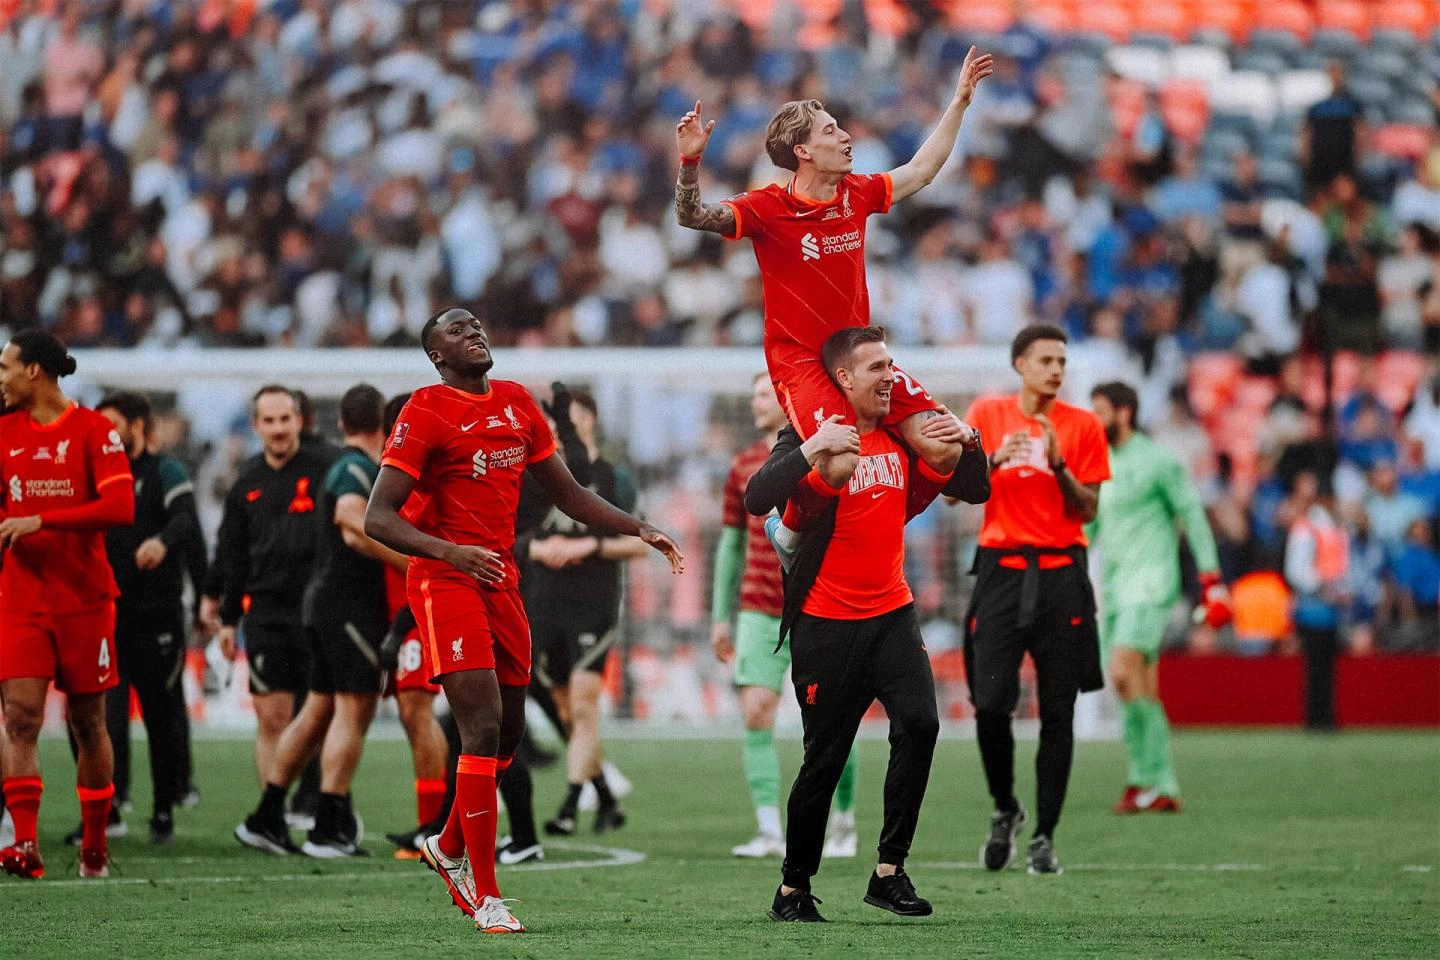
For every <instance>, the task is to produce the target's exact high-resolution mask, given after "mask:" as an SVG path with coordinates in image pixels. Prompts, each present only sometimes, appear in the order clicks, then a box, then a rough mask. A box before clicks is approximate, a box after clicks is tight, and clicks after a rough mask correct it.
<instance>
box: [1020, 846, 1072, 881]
mask: <svg viewBox="0 0 1440 960" xmlns="http://www.w3.org/2000/svg"><path fill="white" fill-rule="evenodd" d="M1029 857H1030V869H1029V873H1031V874H1033V875H1034V876H1037V877H1038V876H1043V875H1047V874H1048V875H1050V876H1055V877H1058V876H1060V874H1062V873H1064V872H1065V871H1064V870H1062V869H1061V868H1060V861H1059V859H1058V858H1056V856H1055V844H1054V843H1052V842H1051V841H1050V838H1049V837H1046V836H1037V837H1035V838H1034V839H1032V840H1031V841H1030V850H1029Z"/></svg>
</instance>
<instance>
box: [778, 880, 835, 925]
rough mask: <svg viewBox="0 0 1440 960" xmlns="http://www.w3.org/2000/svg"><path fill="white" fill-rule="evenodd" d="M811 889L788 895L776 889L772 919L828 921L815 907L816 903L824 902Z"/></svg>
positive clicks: (786, 921) (803, 921)
mask: <svg viewBox="0 0 1440 960" xmlns="http://www.w3.org/2000/svg"><path fill="white" fill-rule="evenodd" d="M824 902H825V901H823V900H821V899H820V898H819V897H817V896H815V894H813V893H811V892H810V891H809V890H796V891H795V892H794V893H792V894H790V895H789V896H786V895H785V894H783V893H781V892H780V889H779V888H778V887H777V888H776V889H775V902H774V903H772V904H770V919H771V920H779V921H780V922H782V923H828V922H829V921H828V920H826V919H825V918H824V917H822V916H820V911H819V910H816V909H815V904H817V903H824Z"/></svg>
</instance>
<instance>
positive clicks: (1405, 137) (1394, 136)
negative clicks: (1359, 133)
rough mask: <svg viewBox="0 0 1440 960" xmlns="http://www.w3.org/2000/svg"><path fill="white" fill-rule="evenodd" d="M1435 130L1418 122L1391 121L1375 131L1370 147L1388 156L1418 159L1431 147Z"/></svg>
mask: <svg viewBox="0 0 1440 960" xmlns="http://www.w3.org/2000/svg"><path fill="white" fill-rule="evenodd" d="M1432 136H1433V131H1432V130H1431V129H1430V128H1429V127H1424V126H1421V125H1420V124H1418V123H1389V124H1386V125H1385V126H1383V127H1381V128H1379V129H1378V130H1376V131H1375V134H1374V137H1373V138H1372V139H1371V141H1370V149H1371V150H1372V151H1374V152H1375V153H1378V154H1381V155H1383V156H1387V157H1399V158H1403V159H1406V160H1416V159H1419V158H1420V157H1423V156H1424V155H1425V154H1426V152H1427V151H1428V150H1429V149H1430V140H1431V137H1432Z"/></svg>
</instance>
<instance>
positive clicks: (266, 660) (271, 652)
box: [240, 612, 310, 694]
mask: <svg viewBox="0 0 1440 960" xmlns="http://www.w3.org/2000/svg"><path fill="white" fill-rule="evenodd" d="M240 630H241V633H242V634H243V636H244V639H245V656H246V659H247V661H248V663H249V667H250V693H251V694H264V693H303V692H304V691H305V690H306V689H307V685H308V682H309V678H310V645H309V644H308V643H307V642H306V640H305V631H304V630H303V629H301V627H300V616H299V613H298V612H297V613H295V614H293V615H291V616H288V617H284V618H280V617H273V618H272V617H256V616H255V615H254V614H249V615H247V616H246V617H245V619H244V620H243V621H241V624H240Z"/></svg>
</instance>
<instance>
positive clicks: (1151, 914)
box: [0, 732, 1440, 960]
mask: <svg viewBox="0 0 1440 960" xmlns="http://www.w3.org/2000/svg"><path fill="white" fill-rule="evenodd" d="M787 739H793V738H787ZM1175 748H1176V752H1177V755H1178V762H1179V765H1180V771H1181V776H1182V781H1183V783H1184V786H1185V797H1186V801H1187V803H1188V808H1187V810H1186V812H1185V813H1183V814H1181V815H1179V816H1161V815H1149V816H1139V817H1130V818H1118V817H1115V816H1113V815H1111V814H1110V813H1109V812H1108V810H1109V806H1110V804H1111V803H1112V802H1113V801H1114V799H1115V795H1116V794H1117V793H1118V792H1119V787H1120V779H1121V777H1122V775H1123V760H1122V751H1121V748H1120V747H1119V745H1118V744H1081V745H1080V747H1079V749H1078V753H1077V757H1076V763H1075V775H1074V778H1073V780H1072V782H1071V789H1070V797H1069V801H1068V804H1067V809H1066V816H1065V819H1064V821H1063V822H1062V824H1061V827H1060V830H1059V832H1058V834H1057V837H1056V839H1057V848H1058V851H1059V854H1060V857H1061V861H1062V863H1063V864H1064V865H1065V867H1066V872H1065V875H1064V876H1062V877H1058V878H1051V877H1045V878H1039V877H1031V876H1027V875H1026V874H1025V872H1024V871H1023V870H1020V869H1014V868H1012V869H1011V870H1009V871H1007V872H1005V873H1003V874H999V875H996V874H988V873H985V872H984V871H982V870H979V869H977V868H976V866H975V860H976V851H977V849H978V847H979V844H980V841H981V838H982V836H983V834H984V832H985V824H986V818H987V815H988V811H989V804H988V800H987V798H986V797H985V796H984V787H983V779H982V776H981V772H980V764H979V759H978V756H977V754H976V750H975V745H974V743H973V742H972V741H970V740H965V739H946V740H944V741H942V743H941V745H940V749H939V751H938V754H937V759H936V765H935V770H934V773H933V776H932V778H931V781H930V790H929V795H928V799H927V801H926V806H925V811H924V814H923V816H922V819H921V824H920V832H919V835H918V837H917V838H916V843H915V850H914V854H913V857H912V860H911V864H910V872H911V874H912V876H914V878H915V880H916V883H917V885H918V887H919V889H920V892H921V893H922V894H924V895H925V896H927V897H929V898H930V899H931V900H932V901H933V902H934V904H935V908H936V913H935V915H934V916H933V917H930V918H925V919H919V920H914V919H910V920H907V919H901V918H897V917H893V916H891V915H890V914H888V913H884V912H882V911H879V910H876V909H874V908H872V907H868V906H866V905H864V904H863V903H861V900H860V898H861V896H862V895H863V893H864V888H865V877H866V875H867V872H868V869H869V867H870V863H869V861H868V860H867V859H865V858H864V857H862V858H860V859H858V860H853V861H837V862H831V863H828V864H826V866H825V867H824V869H823V870H822V871H821V873H820V875H819V876H818V877H817V878H816V883H815V891H816V893H817V894H818V895H819V896H820V897H821V898H822V899H823V900H824V901H825V903H824V906H823V907H822V908H821V909H822V912H823V913H824V914H825V915H826V916H827V917H829V919H830V920H831V921H832V922H831V923H829V924H827V925H823V926H822V925H797V926H782V925H779V924H775V923H772V922H771V921H770V920H768V919H767V918H766V915H765V911H766V909H767V907H768V906H769V900H770V897H771V894H772V893H773V891H774V888H775V885H776V883H777V880H778V875H779V873H778V864H777V863H775V862H766V863H748V862H737V861H735V860H732V859H731V858H730V857H729V856H728V855H727V854H728V850H729V847H730V846H731V845H732V844H734V843H738V842H740V841H742V840H745V839H748V837H749V835H750V833H751V831H752V826H753V821H752V818H751V815H750V812H749V804H748V801H747V799H746V797H745V792H744V783H743V779H742V777H741V773H740V760H739V749H740V748H739V743H738V742H737V741H735V740H729V741H724V740H715V741H710V740H701V741H654V740H639V739H626V740H619V741H617V742H615V743H613V744H612V745H611V748H610V754H611V756H612V757H613V758H614V759H615V760H616V761H617V762H618V763H619V764H620V766H621V767H622V768H623V769H624V770H625V772H626V773H627V774H628V775H629V776H630V777H631V778H632V779H633V780H634V781H635V785H636V787H635V792H634V794H633V795H632V796H631V797H630V798H629V799H628V800H627V802H626V807H627V811H628V813H629V814H630V823H629V824H628V825H627V826H626V827H625V828H624V829H623V830H621V831H620V832H618V833H616V834H611V835H607V836H606V837H604V838H598V840H597V838H595V837H593V836H588V835H587V836H582V837H577V838H576V845H577V846H578V845H580V844H584V845H589V846H592V847H593V846H613V847H622V848H624V849H626V850H632V851H637V852H638V853H641V854H643V855H644V856H645V860H644V862H643V863H639V864H636V865H627V866H603V867H596V868H592V869H551V870H545V871H537V870H527V869H524V868H510V869H508V870H505V869H503V868H502V873H501V883H502V886H503V888H504V890H505V893H506V895H507V896H513V897H519V898H522V899H523V901H524V902H523V903H521V904H518V905H517V906H516V908H515V910H516V913H517V915H518V916H519V917H520V918H521V919H522V920H523V921H524V922H525V923H526V924H527V925H528V926H529V927H530V932H529V933H527V934H525V935H524V936H522V937H488V938H487V937H483V936H481V935H479V934H476V933H475V931H474V929H473V927H471V926H469V925H468V924H467V923H466V921H465V920H464V919H463V918H462V917H461V915H460V914H459V912H458V911H456V910H454V909H453V908H452V907H450V906H449V905H448V902H447V899H446V896H445V894H444V891H443V889H442V888H441V885H440V883H439V882H438V881H437V880H436V879H435V878H434V877H433V876H431V875H430V874H428V873H427V872H426V871H425V870H424V868H423V867H422V866H420V865H418V864H416V863H407V862H400V861H395V860H392V859H389V849H388V844H386V843H385V841H384V840H383V838H381V837H380V836H379V835H380V833H382V832H383V831H384V830H386V829H399V828H402V827H404V826H406V825H408V824H409V823H410V822H411V820H412V818H413V799H412V797H411V794H410V782H411V777H410V773H409V765H408V760H407V757H406V753H405V746H404V744H403V743H397V742H392V741H379V742H375V743H372V744H371V745H370V747H369V749H368V750H367V753H366V757H365V761H364V763H363V765H362V769H361V777H360V781H359V783H358V784H357V788H356V796H357V798H358V807H359V809H360V811H361V813H362V814H363V815H364V816H365V819H366V821H367V823H368V825H369V828H370V830H371V833H372V838H371V839H370V840H369V841H367V845H368V846H369V847H370V848H371V849H372V850H373V851H374V852H375V853H376V854H377V856H375V857H374V858H373V859H371V860H366V861H350V862H342V863H334V862H325V863H321V862H317V861H311V860H308V859H306V858H303V857H292V858H284V859H280V858H272V857H266V856H263V855H261V854H257V853H254V852H252V851H249V850H246V849H243V848H241V847H240V846H239V845H238V844H237V843H236V842H235V841H234V840H233V839H232V838H231V836H230V830H231V828H232V827H233V826H234V824H235V823H236V822H237V821H239V820H240V819H241V818H242V817H243V816H244V815H245V813H246V812H247V811H248V809H249V808H250V807H251V806H252V805H253V804H254V801H255V796H254V787H253V780H252V776H251V766H250V751H249V746H248V745H247V744H244V743H239V742H224V741H221V742H201V743H197V744H196V760H197V763H198V765H199V771H198V773H199V775H198V779H199V782H200V784H201V787H202V789H203V790H204V793H205V800H204V802H203V803H202V805H201V806H200V807H198V808H197V809H195V810H192V811H185V812H182V813H181V814H180V816H179V832H178V836H177V839H176V842H175V844H174V846H173V847H171V848H169V849H157V848H152V847H150V846H149V845H148V843H146V840H145V837H144V834H145V830H144V824H145V819H146V814H147V813H148V809H147V804H148V800H147V799H146V798H147V797H148V781H147V780H146V778H145V773H144V768H143V755H144V749H143V745H141V746H140V749H139V750H137V754H138V756H139V758H141V765H140V766H138V767H137V770H136V774H137V777H136V783H137V784H139V785H141V788H140V789H138V790H137V798H138V799H139V801H140V802H139V804H138V809H137V810H136V812H135V813H134V814H132V815H131V818H130V819H131V825H132V828H133V830H134V833H133V834H132V835H131V836H129V837H127V838H125V839H122V840H118V841H116V842H115V844H114V848H113V853H114V856H115V859H116V860H117V861H118V863H119V866H120V870H121V871H122V872H121V873H120V874H119V876H118V879H116V880H112V881H110V882H87V883H84V884H82V883H80V882H79V881H76V880H73V879H71V877H72V876H73V867H68V868H67V863H68V862H69V860H70V857H71V852H70V851H69V850H68V849H67V848H65V847H63V846H62V845H61V842H60V837H61V835H62V834H63V833H64V832H65V831H66V830H67V829H69V828H70V827H71V826H72V825H73V824H74V823H75V820H76V815H77V812H76V811H77V808H76V804H75V797H74V791H73V790H72V789H70V787H69V784H70V783H71V782H72V781H71V776H72V774H71V772H70V767H69V763H68V758H67V757H66V755H65V750H64V745H63V744H62V743H60V742H58V741H47V742H46V743H45V744H44V747H43V749H44V754H45V761H46V764H45V770H46V774H47V780H48V783H49V787H50V788H49V790H48V791H47V793H46V797H45V805H44V808H43V809H42V812H41V828H42V849H43V850H44V852H45V853H46V855H47V857H48V860H49V867H50V875H49V877H47V878H46V879H45V880H42V881H39V882H21V881H18V880H9V879H8V878H0V881H4V882H0V927H3V928H6V932H7V937H6V942H7V944H8V945H9V946H13V947H16V949H17V950H18V952H15V953H9V952H7V951H8V948H7V951H0V953H4V954H5V955H7V956H15V957H22V956H23V957H37V958H38V957H56V958H65V960H71V958H83V957H92V956H93V957H105V958H114V957H144V958H146V960H167V958H172V957H194V956H204V955H211V956H214V955H221V954H224V955H227V956H232V957H234V956H242V957H248V956H264V957H274V958H283V957H297V958H305V960H319V958H326V957H345V958H351V960H354V958H364V957H375V956H384V957H387V958H391V957H393V958H402V957H424V958H427V960H430V958H434V957H449V956H458V955H471V954H479V953H482V952H483V953H484V954H485V955H487V956H496V957H536V958H548V957H627V958H628V957H642V958H648V957H677V958H691V957H695V958H700V957H717V958H718V957H723V958H726V960H737V958H747V957H827V958H828V957H868V956H876V957H881V956H883V957H895V958H910V957H945V958H955V957H977V958H978V957H996V958H1000V957H1003V958H1007V960H1011V958H1029V957H1043V958H1047V960H1050V958H1056V957H1166V958H1170V957H1205V958H1210V957H1247V958H1248V957H1257V958H1258V957H1275V958H1287V960H1289V958H1319V957H1337V958H1355V957H1365V958H1370V957H1433V956H1437V955H1440V738H1436V737H1435V736H1434V735H1430V734H1369V733H1345V734H1342V735H1339V736H1333V737H1314V736H1305V735H1302V734H1286V733H1281V734H1271V733H1266V734H1248V733H1231V732H1203V733H1182V734H1179V735H1177V736H1176V738H1175ZM885 749H886V745H885V743H884V742H883V741H879V740H866V741H864V742H863V743H862V745H861V761H862V769H861V778H862V779H861V784H860V801H859V804H860V806H859V816H860V827H861V831H862V834H861V835H862V837H864V838H870V839H873V838H874V836H875V834H876V832H877V830H878V825H879V812H880V810H879V806H880V787H881V779H882V777H883V775H884V762H885ZM1033 754H1034V743H1033V742H1030V743H1024V742H1022V743H1021V744H1020V759H1019V763H1018V766H1019V767H1020V768H1021V770H1022V771H1026V775H1025V777H1024V778H1023V780H1022V788H1023V790H1024V791H1026V792H1025V793H1022V796H1028V795H1029V793H1030V792H1032V785H1031V784H1030V782H1029V778H1028V771H1029V769H1030V765H1031V760H1032V758H1033ZM797 761H798V748H797V747H796V746H795V745H794V744H793V743H787V744H786V748H785V749H784V751H783V753H782V762H783V764H784V770H785V775H786V776H787V777H789V776H791V775H793V772H794V770H795V765H796V763H797ZM561 790H562V787H561V784H560V774H559V773H558V772H555V771H554V770H553V769H552V770H546V771H543V772H542V773H541V774H540V776H539V779H538V783H537V790H536V797H537V807H538V809H539V813H540V817H541V819H543V818H544V817H546V816H548V815H549V814H550V813H551V812H552V811H553V808H554V805H555V804H556V803H557V802H558V800H559V797H560V792H561ZM1027 802H1028V801H1027ZM589 820H590V817H589V815H582V827H583V828H585V829H588V827H589ZM863 846H864V844H862V848H863ZM548 854H549V855H548V858H547V861H546V866H547V867H555V866H560V865H569V864H574V863H578V862H581V861H584V860H595V859H597V858H599V857H601V856H603V855H602V854H597V853H595V852H589V851H584V850H580V849H576V848H574V847H572V848H569V849H562V848H561V847H560V846H559V845H554V844H552V845H551V846H550V847H548ZM17 931H18V933H19V937H21V938H23V939H17ZM462 952H463V954H462Z"/></svg>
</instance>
